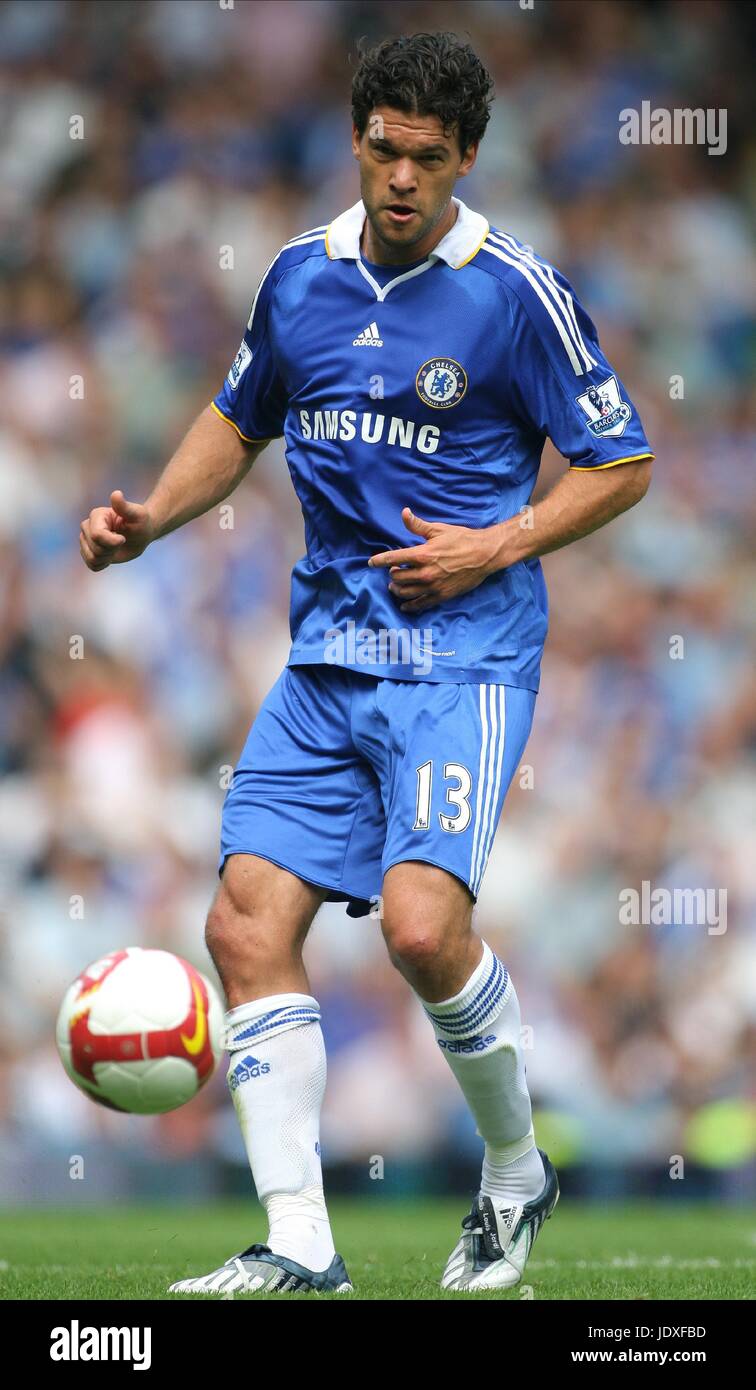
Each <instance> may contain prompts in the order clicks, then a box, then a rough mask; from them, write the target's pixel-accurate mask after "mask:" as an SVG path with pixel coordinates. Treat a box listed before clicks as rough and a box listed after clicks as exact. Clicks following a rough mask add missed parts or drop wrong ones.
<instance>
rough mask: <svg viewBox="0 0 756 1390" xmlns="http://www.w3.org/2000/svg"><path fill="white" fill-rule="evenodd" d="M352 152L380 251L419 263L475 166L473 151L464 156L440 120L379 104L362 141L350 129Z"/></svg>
mask: <svg viewBox="0 0 756 1390" xmlns="http://www.w3.org/2000/svg"><path fill="white" fill-rule="evenodd" d="M352 149H353V151H354V155H355V158H356V159H358V160H359V164H360V188H361V194H362V201H363V203H364V204H365V208H366V211H367V216H368V220H369V222H370V226H371V230H372V233H373V237H374V238H375V241H376V243H377V246H378V248H379V249H380V250H381V251H382V252H383V253H384V254H385V255H386V258H387V259H389V260H393V259H396V260H399V261H401V260H402V259H405V260H412V259H420V257H421V256H422V255H423V254H427V252H428V250H429V249H432V244H434V233H435V231H436V228H437V227H439V224H440V223H441V222H442V220H443V219H444V217H445V215H446V214H449V216H451V214H450V199H451V195H452V189H453V188H454V184H455V182H456V180H457V179H458V178H460V177H462V176H463V175H464V174H466V173H467V172H468V170H469V169H471V168H472V166H473V164H474V163H475V156H476V154H477V147H476V146H475V145H471V146H470V147H469V149H468V150H466V151H465V154H464V156H463V155H462V154H461V153H460V148H459V142H458V137H457V133H456V131H454V132H452V134H451V135H444V130H443V126H442V124H441V121H440V118H439V117H438V116H419V115H415V114H413V113H412V112H409V111H397V110H395V109H394V108H392V107H390V106H377V107H376V108H375V110H374V111H372V112H371V113H370V117H369V119H368V123H367V127H366V129H365V133H364V135H363V136H362V139H360V137H359V135H358V133H357V130H356V129H353V131H352ZM452 220H453V219H452ZM450 225H451V223H450ZM444 230H446V228H444ZM426 243H428V245H427V246H426Z"/></svg>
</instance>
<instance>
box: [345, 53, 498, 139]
mask: <svg viewBox="0 0 756 1390" xmlns="http://www.w3.org/2000/svg"><path fill="white" fill-rule="evenodd" d="M358 51H359V57H360V64H359V67H358V68H357V71H356V73H355V75H354V80H353V82H352V119H353V121H354V124H355V125H356V127H357V130H358V131H359V135H360V138H362V136H363V135H364V133H365V129H366V127H367V123H368V118H369V116H370V112H371V111H372V110H374V108H375V107H376V106H393V107H395V108H396V109H397V110H398V111H412V112H416V113H417V114H418V115H420V116H438V118H439V120H440V121H441V123H442V125H443V127H444V134H445V135H447V136H450V135H451V134H452V133H453V131H454V129H455V128H456V131H457V138H458V140H459V147H460V151H461V153H462V154H464V152H465V150H466V149H467V147H468V145H471V144H472V143H473V141H477V140H482V138H483V135H484V133H485V129H486V126H487V125H488V119H489V116H490V114H491V110H490V108H491V102H492V101H493V82H492V80H491V77H490V74H489V73H488V72H487V71H486V69H485V68H484V66H483V64H482V63H481V61H480V58H479V57H478V55H477V53H475V52H474V51H473V49H472V48H471V47H470V45H469V43H462V41H461V40H460V39H459V38H458V37H457V35H456V34H450V33H438V34H409V35H404V36H402V37H401V38H398V39H384V40H383V42H382V43H379V44H377V45H376V46H375V47H374V48H370V49H366V48H364V47H362V46H360V48H359V50H358Z"/></svg>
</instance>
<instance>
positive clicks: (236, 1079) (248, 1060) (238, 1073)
mask: <svg viewBox="0 0 756 1390" xmlns="http://www.w3.org/2000/svg"><path fill="white" fill-rule="evenodd" d="M269 1071H270V1062H258V1060H257V1058H256V1057H252V1056H251V1055H250V1056H249V1057H245V1058H244V1059H243V1060H242V1061H241V1062H239V1063H238V1065H237V1066H235V1067H234V1069H233V1071H232V1072H230V1073H229V1077H228V1084H229V1088H230V1089H231V1090H232V1091H235V1090H236V1088H237V1086H240V1085H241V1083H242V1081H249V1080H250V1078H254V1077H256V1076H265V1074H266V1073H267V1072H269Z"/></svg>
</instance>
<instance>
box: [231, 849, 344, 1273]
mask: <svg viewBox="0 0 756 1390" xmlns="http://www.w3.org/2000/svg"><path fill="white" fill-rule="evenodd" d="M324 896H325V893H324V892H323V891H321V890H320V889H317V888H315V887H313V886H312V885H311V884H308V883H305V882H303V881H302V879H299V878H297V877H296V876H295V875H294V874H292V873H289V872H288V871H287V870H285V869H280V868H278V867H277V865H275V864H272V863H270V862H269V861H267V860H265V859H262V858H260V857H259V856H257V855H252V854H232V855H230V856H229V858H228V859H227V861H226V865H225V868H224V871H223V878H222V880H221V884H220V887H219V889H218V893H217V895H216V898H215V901H214V903H213V906H212V908H211V909H210V913H209V916H208V919H207V929H206V940H207V945H208V949H209V951H210V954H211V956H212V958H213V961H214V962H215V966H216V969H217V970H218V974H219V975H220V978H221V981H222V983H223V987H224V989H225V991H226V997H227V1000H228V1005H229V1011H228V1013H227V1015H226V1025H227V1040H226V1046H227V1048H228V1050H229V1052H230V1053H231V1060H230V1065H229V1071H228V1081H229V1086H230V1088H231V1092H232V1095H233V1099H234V1105H235V1108H236V1113H237V1116H238V1119H239V1124H240V1126H241V1130H242V1135H243V1137H244V1143H245V1147H246V1150H247V1156H248V1158H249V1163H250V1167H251V1169H252V1174H253V1177H254V1180H255V1186H256V1188H257V1195H258V1197H259V1199H260V1201H261V1202H262V1204H263V1206H264V1207H265V1209H266V1212H267V1215H268V1222H269V1228H270V1230H269V1235H268V1241H267V1244H268V1245H269V1246H270V1248H271V1250H272V1251H273V1253H274V1254H276V1255H284V1256H286V1257H287V1258H288V1259H290V1260H294V1261H296V1263H297V1264H300V1265H303V1266H304V1267H305V1268H306V1269H309V1270H316V1271H321V1270H325V1269H327V1268H328V1266H329V1265H330V1263H331V1261H332V1259H333V1256H334V1246H333V1238H332V1235H331V1227H330V1224H329V1220H328V1213H327V1210H326V1205H325V1198H324V1196H323V1178H322V1172H321V1162H320V1138H319V1124H320V1108H321V1104H322V1100H323V1092H324V1090H325V1080H326V1059H325V1048H324V1045H323V1035H322V1032H321V1028H320V1010H319V1007H318V1004H317V1001H316V1000H315V999H314V998H313V997H312V995H311V993H310V987H309V983H308V980H307V973H306V971H305V967H304V963H303V961H302V947H303V945H304V941H305V938H306V936H307V932H308V930H309V927H310V924H311V922H312V919H313V917H314V915H315V913H316V912H317V910H318V908H319V907H320V904H321V902H322V901H323V898H324Z"/></svg>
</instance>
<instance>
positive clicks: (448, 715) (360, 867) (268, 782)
mask: <svg viewBox="0 0 756 1390" xmlns="http://www.w3.org/2000/svg"><path fill="white" fill-rule="evenodd" d="M535 698H536V697H535V693H534V692H533V691H531V690H522V689H519V688H518V687H516V686H511V685H464V684H459V685H457V684H448V683H437V684H436V683H431V682H427V681H396V680H389V679H386V678H385V677H376V676H371V675H367V674H365V673H362V672H355V671H350V670H348V669H346V668H344V667H340V666H334V665H302V666H287V667H286V668H285V669H284V671H283V672H282V674H281V676H280V677H279V679H278V680H277V681H276V684H275V685H274V686H273V689H272V690H271V691H270V693H269V695H268V696H267V698H266V700H265V701H264V703H263V705H262V707H261V709H260V712H259V714H258V716H257V718H256V720H255V722H254V724H253V725H252V728H251V729H250V732H249V736H248V738H247V741H246V743H245V745H244V750H243V752H242V755H241V758H240V759H239V763H238V766H237V767H236V769H235V772H234V776H233V780H232V783H231V786H230V788H229V790H228V793H227V795H226V799H225V802H224V806H223V819H222V825H221V853H220V862H219V872H220V873H222V872H223V866H224V864H225V861H226V858H227V857H228V855H230V854H256V855H260V856H261V857H262V858H263V859H269V860H271V861H272V862H273V863H274V864H278V865H279V866H280V867H281V868H284V869H288V870H289V871H290V872H291V873H293V874H296V875H297V876H298V877H299V878H302V879H305V880H306V881H307V882H309V883H313V884H316V885H318V886H319V887H321V888H324V889H327V890H328V893H327V897H328V899H329V900H330V901H348V902H349V903H350V908H349V909H348V910H349V911H350V913H351V915H353V916H359V915H361V914H362V913H364V912H366V911H367V910H368V908H369V905H370V903H371V901H375V900H376V899H377V897H378V895H379V894H380V892H381V884H382V882H383V876H384V874H385V873H386V871H387V870H388V869H390V868H391V866H392V865H393V864H400V863H402V862H403V861H404V860H409V859H412V860H422V861H423V862H424V863H426V864H435V865H437V866H438V867H439V868H441V869H446V870H447V871H448V872H449V873H451V874H454V875H455V876H456V877H457V878H459V879H461V880H462V882H463V883H465V884H466V885H467V887H468V888H469V889H470V892H471V893H472V895H473V896H474V897H477V894H478V891H479V888H480V884H481V880H482V878H483V873H484V871H485V867H486V863H487V860H488V856H489V854H490V851H491V845H492V843H493V838H494V833H495V831H496V826H497V824H498V821H499V817H500V815H501V809H502V805H503V802H504V797H505V795H506V792H507V788H508V786H509V783H510V782H511V780H512V777H513V775H514V773H515V771H516V769H517V767H518V765H519V762H520V758H521V757H522V753H523V750H524V748H525V744H526V742H527V739H528V735H529V733H530V726H531V723H532V720H533V710H534V706H535Z"/></svg>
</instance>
